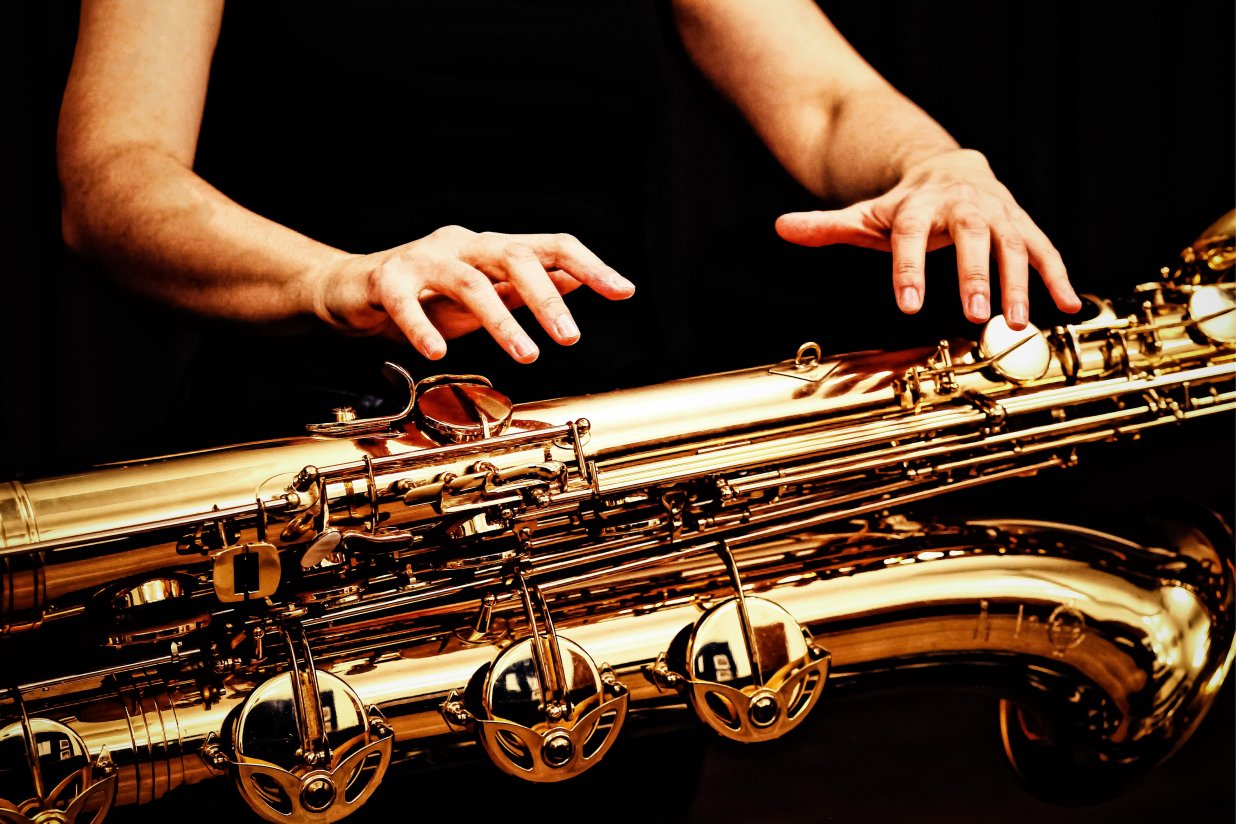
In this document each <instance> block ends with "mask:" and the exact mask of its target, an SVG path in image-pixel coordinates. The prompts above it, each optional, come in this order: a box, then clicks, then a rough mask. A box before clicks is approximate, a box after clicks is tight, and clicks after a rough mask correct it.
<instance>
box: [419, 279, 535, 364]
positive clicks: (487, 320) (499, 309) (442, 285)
mask: <svg viewBox="0 0 1236 824" xmlns="http://www.w3.org/2000/svg"><path fill="white" fill-rule="evenodd" d="M425 283H426V285H427V286H429V287H431V288H433V289H434V290H436V291H438V292H441V293H445V294H447V295H449V296H450V297H452V298H454V299H455V300H456V301H457V302H459V303H460V304H461V305H463V306H464V307H465V308H466V309H467V310H468V311H469V312H471V313H472V314H474V315H476V317H477V319H478V320H480V322H481V325H482V326H484V327H485V329H486V331H488V332H489V334H490V335H491V336H492V337H493V339H494V340H496V341H497V342H498V344H499V345H501V346H502V348H503V349H505V350H506V351H507V354H509V355H510V356H511V357H512V358H514V359H515V360H517V361H519V362H520V363H531V362H532V361H534V360H536V357H537V355H538V354H539V350H538V349H537V347H536V344H535V343H533V342H532V338H530V337H528V333H527V332H525V331H524V330H523V327H521V326H520V325H519V321H517V320H515V318H514V316H513V315H511V311H510V310H509V309H507V308H506V306H504V305H503V303H502V299H501V298H499V297H498V293H497V292H496V291H494V283H493V281H491V280H490V279H489V278H488V277H486V276H485V275H484V274H483V273H481V272H480V271H479V270H477V269H475V268H473V267H472V266H469V265H468V264H466V263H464V262H462V261H460V260H456V259H453V258H451V259H445V260H442V261H440V262H439V263H438V265H437V266H435V267H434V270H433V272H432V274H430V275H429V276H428V277H427V278H426V280H425Z"/></svg>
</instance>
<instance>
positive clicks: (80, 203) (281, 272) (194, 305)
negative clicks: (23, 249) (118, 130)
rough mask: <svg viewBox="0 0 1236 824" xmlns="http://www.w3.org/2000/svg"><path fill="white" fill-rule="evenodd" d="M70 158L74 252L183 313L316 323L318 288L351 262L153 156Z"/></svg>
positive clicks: (97, 153)
mask: <svg viewBox="0 0 1236 824" xmlns="http://www.w3.org/2000/svg"><path fill="white" fill-rule="evenodd" d="M67 154H68V156H67V157H66V156H65V154H62V158H61V185H62V195H63V200H62V204H63V209H62V221H63V228H64V235H65V240H66V242H67V243H68V244H69V246H70V247H71V248H72V249H73V250H74V251H76V252H77V253H79V254H81V255H83V256H84V257H87V258H89V259H92V260H95V261H97V262H98V263H100V264H101V265H102V266H103V267H104V268H105V269H107V270H108V271H109V272H111V273H113V274H114V276H115V277H116V278H117V279H119V280H120V281H121V282H123V283H124V284H125V285H126V286H127V287H128V288H131V289H133V290H134V291H137V292H140V293H142V294H145V295H148V296H150V297H153V298H156V299H158V300H161V301H164V302H166V303H169V304H172V305H174V306H177V307H180V308H183V309H186V310H189V311H192V312H195V313H198V314H203V315H208V316H213V317H220V318H227V319H231V320H238V321H247V322H256V323H269V322H275V321H286V320H291V319H296V318H300V317H307V316H309V315H311V314H313V311H314V291H315V289H314V287H315V283H316V279H317V278H318V277H319V276H320V274H321V273H322V272H324V271H325V270H326V269H327V268H328V267H330V266H332V265H336V264H338V263H339V262H340V261H341V260H342V259H343V258H346V257H347V255H346V254H345V253H343V252H342V251H340V250H338V249H334V248H331V247H329V246H326V245H324V244H322V243H318V242H317V241H314V240H312V239H310V238H307V237H305V236H304V235H301V234H298V233H297V232H294V231H292V230H291V229H288V228H286V227H284V226H280V225H279V224H277V223H274V222H273V221H270V220H267V219H265V218H263V217H261V216H259V215H257V214H254V213H253V212H251V211H249V210H248V209H245V208H244V207H242V206H240V205H239V204H237V203H235V202H234V201H232V200H230V199H229V198H228V197H226V196H225V195H223V194H222V193H221V192H219V191H218V190H217V189H215V188H214V187H212V186H211V185H210V184H208V183H207V182H206V181H204V180H202V179H201V178H200V177H198V176H197V175H196V174H194V173H193V172H192V171H191V170H190V169H188V168H186V167H185V166H184V165H183V164H182V163H181V162H180V161H179V160H178V159H176V158H174V157H171V156H169V155H168V154H167V153H165V152H162V151H160V150H159V149H157V148H154V147H152V146H147V145H142V144H137V143H129V144H120V145H116V146H110V147H106V148H101V149H97V150H94V151H91V152H84V153H67Z"/></svg>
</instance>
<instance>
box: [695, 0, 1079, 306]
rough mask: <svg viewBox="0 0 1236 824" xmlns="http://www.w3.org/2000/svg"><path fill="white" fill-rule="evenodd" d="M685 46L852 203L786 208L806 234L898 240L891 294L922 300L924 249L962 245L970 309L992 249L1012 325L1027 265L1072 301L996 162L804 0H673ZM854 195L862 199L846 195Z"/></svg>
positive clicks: (810, 183)
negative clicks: (897, 85) (910, 95)
mask: <svg viewBox="0 0 1236 824" xmlns="http://www.w3.org/2000/svg"><path fill="white" fill-rule="evenodd" d="M674 7H675V15H676V20H677V23H678V28H679V31H680V32H681V34H682V38H683V42H684V44H685V45H686V48H687V50H688V52H689V53H690V55H691V57H692V59H693V60H694V61H695V63H696V64H697V65H698V66H699V67H700V69H701V70H702V71H703V72H704V74H705V75H707V76H708V77H709V78H710V79H711V80H712V82H713V83H714V84H716V85H717V87H718V88H719V89H720V90H721V91H722V92H723V93H725V94H726V95H728V96H729V97H730V98H731V99H732V100H733V101H734V102H735V104H736V105H737V106H738V107H739V109H741V110H742V112H743V114H744V115H745V116H746V117H747V119H748V120H749V121H750V122H751V124H752V126H753V127H754V128H755V130H756V132H757V133H758V134H759V135H760V137H761V138H762V139H763V140H764V141H765V143H766V144H767V145H768V147H769V148H770V149H771V150H772V152H773V154H774V155H776V157H777V158H778V160H780V161H781V163H782V164H783V165H784V166H785V167H786V169H787V170H789V171H790V173H791V174H793V175H794V176H795V178H796V179H797V180H799V182H801V183H802V184H803V185H804V186H806V187H807V188H808V189H809V190H811V191H812V192H814V193H815V194H817V195H819V196H820V197H822V198H828V199H835V200H839V201H842V202H846V203H851V204H853V205H851V206H849V207H847V208H844V209H838V210H834V211H820V212H806V213H795V214H790V215H784V216H782V218H781V219H780V220H779V221H778V223H777V230H778V232H779V233H780V234H781V235H782V237H785V238H786V239H787V240H791V241H793V242H795V243H802V244H804V245H812V246H822V245H825V244H829V243H838V242H842V243H854V244H857V245H862V246H867V247H870V248H876V249H883V250H886V251H891V252H892V253H893V285H894V289H895V292H896V296H897V301H898V304H899V305H900V306H901V308H902V309H903V310H904V311H907V312H915V311H917V310H918V309H919V308H920V306H921V305H922V297H923V292H924V281H923V267H924V256H925V255H926V252H927V251H928V249H932V248H936V247H939V246H942V245H945V244H947V243H949V242H953V243H955V244H956V245H957V262H958V276H959V278H960V282H961V293H962V301H963V305H964V306H965V309H966V315H967V316H968V317H969V318H970V319H971V320H975V321H981V320H985V319H986V318H987V316H988V314H989V311H990V307H989V300H990V289H989V284H988V270H989V257H990V254H991V251H992V248H993V246H994V249H995V253H996V256H997V259H998V261H999V265H1000V271H1001V277H1002V287H1003V288H1002V293H1003V297H1004V311H1005V314H1006V316H1007V317H1008V320H1009V322H1010V325H1012V326H1014V327H1021V326H1023V325H1024V324H1025V322H1026V316H1027V298H1026V281H1027V277H1028V265H1029V264H1033V265H1034V267H1035V268H1036V269H1038V271H1039V272H1040V274H1041V275H1042V277H1043V279H1044V281H1045V282H1046V284H1047V286H1048V289H1049V290H1050V292H1051V294H1052V296H1053V298H1054V299H1055V301H1056V303H1057V305H1059V306H1060V307H1061V308H1062V309H1066V310H1070V311H1072V310H1076V309H1077V308H1079V307H1080V301H1079V300H1078V299H1077V296H1076V295H1075V294H1074V293H1073V290H1072V288H1071V287H1070V286H1069V283H1068V276H1067V274H1066V272H1065V269H1064V264H1063V262H1062V261H1061V260H1060V255H1059V254H1058V253H1057V252H1056V250H1055V248H1054V247H1053V246H1052V245H1051V242H1050V241H1049V240H1048V239H1047V237H1046V236H1045V235H1044V234H1043V232H1042V231H1041V230H1039V228H1038V227H1037V226H1035V225H1034V222H1033V221H1032V220H1031V219H1030V218H1029V216H1028V215H1026V213H1025V212H1024V211H1023V210H1022V209H1021V208H1020V207H1019V206H1018V205H1017V203H1016V201H1015V200H1014V199H1013V197H1012V195H1011V194H1010V193H1009V191H1008V189H1006V188H1005V187H1004V186H1003V185H1002V184H1001V183H1000V182H999V181H998V180H996V178H995V176H994V175H993V174H992V172H991V169H990V167H989V166H988V165H987V161H986V159H985V158H984V157H983V156H982V155H981V154H980V153H978V152H975V151H970V150H965V149H961V148H960V147H959V146H958V145H957V142H956V141H954V140H953V138H952V137H950V136H949V135H948V133H947V132H945V131H944V129H943V128H942V127H941V126H940V125H939V124H938V123H936V122H935V121H934V120H932V119H931V118H930V117H929V116H928V115H927V114H926V113H925V112H923V111H922V110H921V109H919V108H918V107H917V106H915V105H914V104H913V103H912V102H910V101H909V100H908V99H906V98H905V97H904V96H902V95H901V94H900V93H899V92H897V91H896V90H895V89H893V88H892V86H890V85H889V84H888V82H887V81H885V80H884V79H883V78H882V77H880V75H879V74H878V73H877V72H876V71H875V70H874V69H872V68H871V66H869V65H868V64H867V63H866V61H864V60H863V59H862V57H860V56H859V55H858V53H857V52H855V51H854V49H853V48H852V47H851V46H850V44H849V43H847V42H846V41H845V39H844V38H843V37H842V36H841V35H840V33H839V32H837V30H836V29H835V28H834V27H833V25H832V24H831V23H830V22H829V21H828V20H827V18H825V16H824V15H823V14H822V13H821V12H820V10H819V9H818V8H817V7H816V5H815V4H814V3H813V2H811V0H767V2H761V3H758V4H755V3H748V2H744V0H675V3H674ZM855 201H859V202H857V203H855Z"/></svg>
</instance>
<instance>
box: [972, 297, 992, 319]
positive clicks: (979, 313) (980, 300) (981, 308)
mask: <svg viewBox="0 0 1236 824" xmlns="http://www.w3.org/2000/svg"><path fill="white" fill-rule="evenodd" d="M987 311H988V309H987V296H986V295H984V294H983V293H982V292H976V293H975V294H973V295H971V296H970V317H971V318H973V319H975V320H987Z"/></svg>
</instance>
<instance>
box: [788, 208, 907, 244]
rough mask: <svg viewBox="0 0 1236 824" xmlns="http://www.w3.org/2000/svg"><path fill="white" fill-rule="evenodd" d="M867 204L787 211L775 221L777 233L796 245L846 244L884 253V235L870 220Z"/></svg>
mask: <svg viewBox="0 0 1236 824" xmlns="http://www.w3.org/2000/svg"><path fill="white" fill-rule="evenodd" d="M868 205H869V202H865V203H855V204H854V205H853V206H847V207H846V208H844V209H830V210H825V211H816V212H788V213H786V214H784V215H782V216H781V217H779V218H777V234H778V235H780V236H781V237H782V238H784V239H785V240H788V241H789V242H790V243H797V244H798V245H800V246H828V245H830V244H833V243H848V244H850V245H851V246H863V247H865V248H867V249H879V250H882V251H885V252H887V251H888V250H889V245H888V235H887V234H886V233H885V232H883V231H882V230H880V229H879V228H878V227H877V226H876V224H875V222H874V221H872V220H871V217H870V215H869V214H868V210H867V206H868Z"/></svg>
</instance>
